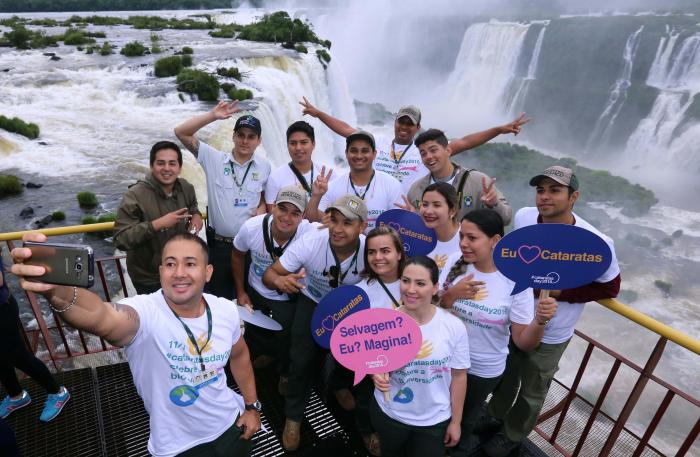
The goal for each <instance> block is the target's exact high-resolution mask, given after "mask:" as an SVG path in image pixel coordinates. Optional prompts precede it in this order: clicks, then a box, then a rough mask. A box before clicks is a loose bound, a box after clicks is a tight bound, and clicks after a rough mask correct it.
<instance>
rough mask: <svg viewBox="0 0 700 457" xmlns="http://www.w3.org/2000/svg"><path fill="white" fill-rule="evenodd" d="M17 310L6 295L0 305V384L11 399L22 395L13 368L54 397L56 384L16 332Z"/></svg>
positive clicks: (18, 321)
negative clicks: (0, 349) (23, 373)
mask: <svg viewBox="0 0 700 457" xmlns="http://www.w3.org/2000/svg"><path fill="white" fill-rule="evenodd" d="M20 325H21V322H20V320H19V308H18V306H17V301H15V298H14V297H13V296H12V295H10V298H9V300H8V302H7V303H2V304H0V347H1V348H2V353H0V383H1V384H2V386H3V387H4V388H5V391H6V392H7V394H8V395H10V396H11V397H15V396H17V395H19V394H21V393H22V386H20V384H19V380H18V379H17V374H16V373H15V368H19V369H20V370H22V371H23V372H25V373H26V374H27V375H28V376H30V377H31V378H32V379H34V380H35V381H36V382H38V383H39V384H40V385H41V386H42V387H43V388H44V389H46V391H47V392H48V393H50V394H57V393H58V391H59V388H60V387H59V385H58V383H57V382H56V380H55V379H54V377H53V375H52V374H51V372H50V371H49V369H48V368H46V365H44V364H43V363H42V362H41V360H39V359H37V358H36V357H35V356H34V354H32V353H31V352H29V349H27V345H26V344H25V342H24V339H23V338H22V335H21V333H20V327H19V326H20Z"/></svg>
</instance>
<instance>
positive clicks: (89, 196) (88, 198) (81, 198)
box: [76, 191, 98, 209]
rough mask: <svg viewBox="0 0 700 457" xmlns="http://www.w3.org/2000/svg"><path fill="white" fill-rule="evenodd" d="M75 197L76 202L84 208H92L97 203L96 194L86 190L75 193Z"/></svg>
mask: <svg viewBox="0 0 700 457" xmlns="http://www.w3.org/2000/svg"><path fill="white" fill-rule="evenodd" d="M76 198H77V199H78V204H79V205H80V207H81V208H84V209H91V208H94V207H96V206H97V204H98V201H97V195H95V194H94V193H92V192H88V191H83V192H78V195H76Z"/></svg>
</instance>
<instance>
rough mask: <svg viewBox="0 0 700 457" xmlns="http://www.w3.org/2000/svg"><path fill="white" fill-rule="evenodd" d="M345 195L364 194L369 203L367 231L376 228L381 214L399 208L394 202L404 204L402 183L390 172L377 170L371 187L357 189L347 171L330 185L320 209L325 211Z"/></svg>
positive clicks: (319, 206) (322, 199)
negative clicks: (353, 186) (389, 173)
mask: <svg viewBox="0 0 700 457" xmlns="http://www.w3.org/2000/svg"><path fill="white" fill-rule="evenodd" d="M365 190H366V191H367V192H366V193H365ZM344 195H358V196H362V195H364V200H365V204H366V205H367V231H369V230H372V229H373V228H374V225H375V223H376V222H377V218H378V217H379V215H380V214H382V213H383V212H384V211H388V210H390V209H396V208H397V207H396V206H394V203H399V204H403V199H402V198H401V195H402V194H401V183H399V182H398V181H397V180H396V179H395V178H392V177H391V176H389V175H388V174H386V173H384V172H382V171H377V172H375V174H374V178H372V182H371V183H369V189H367V186H355V190H353V188H352V186H351V185H350V172H346V173H343V174H342V175H340V176H338V179H336V180H334V181H333V182H331V183H330V184H329V185H328V192H326V194H325V195H324V196H323V197H322V198H321V201H320V202H319V204H318V209H319V211H325V210H326V208H328V207H329V206H331V205H332V204H333V202H335V201H336V200H337V199H339V198H340V197H342V196H344Z"/></svg>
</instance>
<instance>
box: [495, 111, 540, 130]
mask: <svg viewBox="0 0 700 457" xmlns="http://www.w3.org/2000/svg"><path fill="white" fill-rule="evenodd" d="M525 116H526V114H525V113H520V116H518V118H517V119H515V120H514V121H512V122H509V123H507V124H504V125H502V126H500V127H498V133H500V134H501V135H504V134H506V133H512V134H513V135H517V134H518V133H520V130H522V128H523V125H525V124H527V123H528V122H530V121H531V120H532V118H531V117H525Z"/></svg>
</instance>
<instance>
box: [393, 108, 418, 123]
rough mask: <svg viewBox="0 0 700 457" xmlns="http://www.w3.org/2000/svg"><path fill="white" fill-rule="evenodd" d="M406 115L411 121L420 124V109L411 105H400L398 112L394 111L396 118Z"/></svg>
mask: <svg viewBox="0 0 700 457" xmlns="http://www.w3.org/2000/svg"><path fill="white" fill-rule="evenodd" d="M404 116H406V117H408V118H409V119H410V120H412V121H413V123H414V124H416V125H418V124H420V110H419V109H418V108H417V107H415V106H413V105H406V106H402V107H401V109H400V110H399V112H398V113H396V120H399V119H401V118H402V117H404Z"/></svg>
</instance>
